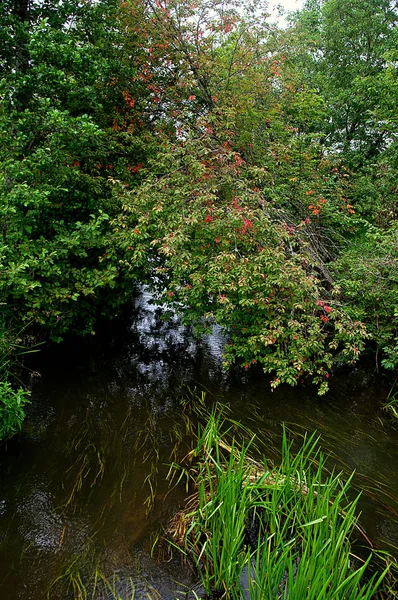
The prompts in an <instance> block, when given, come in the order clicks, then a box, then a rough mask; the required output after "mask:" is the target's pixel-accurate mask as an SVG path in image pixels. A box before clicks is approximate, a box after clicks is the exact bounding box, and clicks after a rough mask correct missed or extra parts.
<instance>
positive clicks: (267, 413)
mask: <svg viewBox="0 0 398 600" xmlns="http://www.w3.org/2000/svg"><path fill="white" fill-rule="evenodd" d="M147 300H148V297H147V296H145V294H144V295H143V296H142V297H141V298H140V300H139V301H137V309H138V310H137V312H136V313H135V316H134V318H133V319H132V321H131V324H130V327H129V329H128V331H127V332H126V331H122V332H117V330H116V329H115V330H114V331H113V332H112V335H108V336H105V337H102V338H101V339H98V340H92V341H91V342H84V343H83V342H80V344H79V345H78V346H77V345H76V342H74V343H70V344H64V345H63V346H62V347H59V348H55V349H54V348H53V349H51V350H50V351H49V350H46V351H43V352H42V353H41V356H40V357H39V360H38V362H37V366H36V368H37V369H39V370H40V376H39V375H34V376H33V379H34V385H33V398H32V400H33V403H32V406H31V407H30V410H29V416H28V419H27V420H26V423H25V427H24V431H23V433H22V435H21V436H20V437H19V438H17V439H13V440H11V442H9V443H8V445H7V447H6V448H3V449H2V452H1V456H0V458H1V467H0V476H1V490H0V598H1V599H4V600H14V599H17V598H18V599H24V600H25V599H26V600H27V599H29V600H30V599H31V600H44V599H45V598H47V597H49V598H54V599H55V600H60V599H65V600H67V599H69V598H74V597H76V598H85V597H86V596H85V595H84V594H85V592H84V588H86V589H87V590H88V591H87V593H88V596H87V597H88V598H95V599H99V598H115V597H117V594H118V593H119V594H120V596H121V597H122V598H123V599H125V598H127V597H130V596H131V590H132V589H134V594H135V595H134V598H135V599H141V598H148V597H151V598H162V599H165V600H168V599H170V600H171V599H173V598H177V597H178V598H183V597H185V596H184V590H185V591H186V590H189V589H192V587H194V586H195V585H196V583H197V582H196V579H195V576H194V574H193V573H191V572H190V571H189V570H188V569H187V568H186V567H184V566H182V565H181V563H180V561H179V559H178V558H177V557H175V558H174V559H173V560H166V557H165V559H164V560H161V559H160V558H159V556H156V557H151V547H152V544H153V542H154V540H155V538H156V536H157V535H158V533H159V532H160V531H161V528H162V526H164V525H165V524H166V523H167V521H168V519H169V518H170V517H171V516H172V515H173V513H174V512H175V510H176V509H177V508H178V506H179V503H180V502H181V500H182V498H183V497H184V494H185V490H184V487H183V486H181V487H179V488H175V489H174V490H173V491H171V492H170V490H169V486H168V484H167V482H166V480H165V477H166V474H167V471H168V464H169V463H170V461H171V460H172V456H173V455H172V452H173V449H175V447H176V443H177V442H178V441H180V443H181V444H183V441H184V438H183V431H182V426H181V427H180V428H179V427H178V424H179V423H181V419H180V416H181V399H182V398H186V397H191V396H192V394H191V392H190V391H189V390H193V389H194V388H195V387H196V389H197V392H198V393H200V392H202V391H203V390H205V391H206V392H207V401H208V403H210V404H211V403H214V402H216V401H218V402H220V403H221V404H224V405H228V407H229V408H230V410H231V415H232V416H233V417H234V418H236V419H240V420H242V421H243V422H244V423H246V424H247V425H248V426H250V428H251V429H253V430H254V431H257V432H259V433H261V435H262V436H263V437H264V438H266V439H268V440H270V441H271V440H273V441H274V442H275V443H276V445H277V439H278V436H279V435H280V433H281V423H282V422H285V423H286V424H287V426H288V427H289V428H290V429H291V430H292V431H293V432H295V434H296V435H297V434H300V433H304V432H306V431H308V432H312V431H314V430H317V431H318V433H319V434H320V436H321V445H322V448H323V450H324V451H325V452H327V453H330V455H331V456H330V463H331V464H337V465H338V468H339V469H343V470H344V471H346V472H347V473H349V472H351V471H352V470H354V469H355V470H356V476H355V485H356V486H358V488H360V489H364V493H363V497H362V500H361V504H360V507H361V510H362V511H363V514H362V518H361V523H362V524H363V526H364V527H365V528H366V531H367V533H368V535H369V537H370V538H371V539H372V540H373V541H374V543H375V544H376V546H378V547H381V548H386V549H389V550H390V551H391V550H393V551H394V548H395V547H396V546H398V518H397V515H398V443H397V431H396V429H395V428H394V426H393V425H392V423H391V422H390V421H389V419H388V417H386V415H384V414H383V412H382V411H381V410H380V402H381V401H383V400H385V396H386V391H385V389H383V388H382V386H381V384H380V382H376V381H375V380H374V379H373V377H372V376H371V375H369V373H368V372H367V371H366V370H363V369H358V370H356V371H353V372H349V373H341V374H339V375H336V376H335V377H334V378H333V380H332V385H331V388H332V389H331V392H330V393H329V395H328V396H327V397H325V398H318V397H317V395H316V393H315V392H314V390H313V389H312V388H308V389H305V388H304V389H300V390H292V389H290V388H280V389H278V390H276V391H275V392H273V393H272V392H271V391H270V388H269V384H268V382H267V380H266V379H265V378H264V377H263V376H260V375H259V374H248V375H244V376H242V375H241V374H240V375H237V374H235V375H234V374H230V375H228V376H227V375H226V374H225V373H224V371H223V369H222V361H221V356H220V353H221V349H222V345H223V339H222V337H221V335H220V334H219V332H217V331H216V332H215V333H214V334H213V335H212V336H210V337H207V338H205V339H204V340H202V341H201V342H200V343H198V342H197V341H195V339H194V338H193V337H192V335H191V334H190V332H189V331H188V330H186V329H185V328H183V327H181V326H180V325H179V323H178V321H177V320H176V319H174V320H173V319H172V320H171V322H169V323H167V324H166V323H164V322H162V321H161V320H160V319H159V318H158V317H157V315H156V311H155V308H154V307H151V306H150V305H149V304H148V302H147ZM270 444H271V442H270ZM269 452H270V454H274V453H275V450H274V449H272V448H271V445H270V450H269ZM95 573H97V584H98V585H97V588H96V590H95V591H93V587H92V586H93V585H94V582H95V581H96V579H95ZM100 573H101V574H103V575H104V576H106V577H107V579H108V584H104V583H101V578H100ZM111 588H112V589H111ZM129 592H130V595H128V593H129ZM79 594H80V595H79ZM157 594H158V595H157ZM188 597H191V596H188Z"/></svg>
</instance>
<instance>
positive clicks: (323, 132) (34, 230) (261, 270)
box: [0, 0, 398, 431]
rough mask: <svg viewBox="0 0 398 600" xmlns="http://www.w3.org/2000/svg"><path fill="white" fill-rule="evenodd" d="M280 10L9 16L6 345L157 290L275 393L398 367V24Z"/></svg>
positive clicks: (4, 8) (149, 8) (69, 9)
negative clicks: (282, 24)
mask: <svg viewBox="0 0 398 600" xmlns="http://www.w3.org/2000/svg"><path fill="white" fill-rule="evenodd" d="M266 9H267V6H266V3H265V2H262V0H248V1H247V3H245V5H244V6H243V7H241V3H240V2H236V1H235V0H231V1H230V2H225V1H224V0H197V1H195V2H186V1H185V0H159V1H158V0H157V1H153V0H127V1H123V2H120V1H119V0H111V1H103V0H100V1H88V2H87V1H83V0H68V1H66V2H63V3H62V6H61V5H59V4H58V3H55V2H51V1H47V0H37V1H36V2H33V3H32V2H28V0H5V1H4V2H2V3H1V6H0V42H1V43H0V98H1V104H0V164H1V168H0V228H1V243H0V264H1V269H0V294H1V304H0V309H1V313H2V314H1V322H2V323H3V322H4V323H5V328H4V331H3V334H4V335H9V334H8V333H7V332H9V331H10V330H11V329H12V327H11V324H12V323H15V322H16V323H17V327H18V329H22V328H25V331H26V332H27V333H28V334H29V335H30V336H34V338H35V339H51V340H53V341H60V340H61V339H62V337H63V336H64V335H65V334H66V333H70V332H72V333H79V334H91V333H94V332H95V323H96V320H97V318H98V316H99V315H104V316H107V317H112V316H114V315H115V314H117V312H118V311H119V309H120V307H121V306H122V305H123V303H125V302H126V300H127V299H128V298H129V297H130V296H131V294H132V293H133V290H134V285H135V284H136V283H137V282H140V283H147V284H148V285H150V286H151V288H152V289H153V292H154V293H155V295H156V296H157V297H158V298H160V299H161V300H162V301H163V303H164V305H165V308H167V307H172V308H173V309H176V310H177V311H178V312H180V313H181V314H183V316H184V319H185V322H186V323H187V324H190V325H192V326H194V327H195V328H196V330H197V332H198V334H201V333H204V332H206V331H209V329H211V326H212V325H213V324H214V323H217V324H219V325H221V326H222V328H223V329H224V330H225V332H226V334H227V335H228V338H229V344H228V345H227V347H226V351H225V364H226V366H229V365H231V364H232V363H233V362H235V361H238V362H239V363H240V364H241V365H242V366H243V368H245V369H249V368H250V366H251V365H253V364H258V365H260V366H261V368H262V369H263V370H264V371H265V372H266V373H270V374H271V376H272V382H271V385H272V386H273V387H276V386H277V385H279V384H280V383H283V382H285V383H288V384H290V385H297V384H300V383H303V382H304V381H305V380H308V381H311V382H313V383H314V384H316V386H317V387H318V390H319V393H325V392H326V391H327V388H328V379H329V377H330V374H331V373H332V368H333V365H334V364H335V362H336V361H338V362H340V363H345V364H353V363H355V362H356V361H357V360H358V359H359V358H360V356H362V355H363V353H364V352H365V351H371V352H374V355H375V357H376V365H377V368H379V367H383V368H386V369H391V370H396V368H397V366H398V349H397V340H398V300H397V298H398V294H397V278H398V268H397V264H398V237H397V236H398V228H397V214H398V213H397V204H396V191H397V189H396V181H397V165H398V162H397V157H398V151H397V117H396V115H397V106H396V105H397V94H396V88H397V79H396V58H397V57H396V35H397V34H396V27H395V25H396V21H397V14H398V13H397V8H396V7H395V6H394V5H393V4H392V3H391V2H389V1H388V0H383V1H380V0H377V1H376V0H363V1H361V2H356V1H354V0H339V1H337V0H308V1H307V2H306V4H305V6H304V8H303V10H301V11H299V12H297V13H296V14H295V15H293V16H292V18H291V21H290V25H289V27H288V28H286V29H281V28H279V27H278V26H277V25H275V24H272V22H271V20H270V18H269V17H268V15H267V10H266ZM3 380H5V379H4V378H3ZM1 389H2V390H3V391H2V397H3V398H4V402H5V403H6V398H7V394H8V395H9V394H13V393H14V392H13V391H12V388H9V387H7V385H4V386H3V387H2V388H1ZM7 390H8V391H7ZM20 398H21V403H23V397H22V396H21V397H20ZM21 405H22V404H21ZM18 414H20V415H22V413H18ZM19 418H20V417H18V418H17V420H16V421H15V424H14V425H15V427H17V424H18V419H19ZM14 425H12V423H11V421H10V427H11V429H12V428H13V427H14ZM11 429H10V431H11Z"/></svg>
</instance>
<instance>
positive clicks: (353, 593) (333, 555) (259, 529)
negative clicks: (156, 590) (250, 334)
mask: <svg viewBox="0 0 398 600" xmlns="http://www.w3.org/2000/svg"><path fill="white" fill-rule="evenodd" d="M226 427H227V426H226V423H225V421H223V419H222V417H221V416H220V415H219V414H217V412H216V411H214V412H213V413H212V414H211V415H210V417H209V419H208V422H207V424H206V426H205V427H204V428H203V429H201V430H199V433H198V438H197V443H196V448H195V450H194V452H193V453H192V455H191V458H192V459H193V462H192V466H191V468H190V473H191V477H192V481H193V483H194V486H195V491H194V493H193V494H192V495H191V496H190V497H189V498H188V499H187V501H186V505H185V507H184V510H182V511H180V512H179V513H178V515H176V517H175V518H174V519H173V521H172V522H171V524H170V527H169V530H168V535H169V539H170V543H171V544H172V545H173V546H175V547H178V548H179V549H180V550H181V551H182V552H183V553H184V554H185V555H186V556H188V557H189V558H190V559H191V560H192V561H193V563H194V565H195V566H196V568H197V570H198V572H199V573H200V575H201V578H202V584H203V587H204V590H205V592H206V594H207V597H208V598H223V599H225V600H240V599H242V598H249V599H250V600H268V599H269V600H271V599H288V598H293V599H301V598H303V599H304V598H305V599H306V600H322V599H325V600H333V599H335V600H343V599H344V600H366V599H370V598H374V597H376V596H375V595H376V593H377V591H378V590H380V589H381V586H382V583H383V582H385V578H386V575H387V572H388V570H389V566H388V563H387V562H386V563H385V564H384V566H383V567H382V568H379V569H377V568H375V567H374V565H372V568H370V566H371V563H372V562H373V559H374V556H373V554H372V552H371V551H370V550H369V551H367V553H366V556H365V558H361V559H360V558H358V557H355V556H354V554H353V550H352V543H353V540H355V538H362V540H361V541H362V542H363V541H364V540H365V541H367V542H368V540H367V538H366V537H363V534H362V531H361V529H360V527H359V525H358V521H357V502H358V496H357V497H356V498H354V499H352V498H351V499H350V497H349V490H350V483H351V478H352V476H351V477H350V478H349V479H348V480H347V481H345V482H343V481H342V480H341V478H340V477H339V476H337V475H335V474H333V473H331V474H330V473H327V471H326V469H325V461H324V456H323V454H322V453H321V452H320V451H319V448H318V439H317V438H316V437H315V436H314V435H312V436H309V437H308V438H307V439H305V440H304V442H303V444H302V446H301V448H300V449H299V451H298V452H296V453H295V454H294V455H293V453H292V448H291V444H290V443H289V442H288V440H287V436H286V433H284V434H283V439H282V457H281V461H280V464H279V465H278V466H277V467H275V466H273V465H271V464H270V463H268V462H267V461H266V460H262V461H261V462H260V461H257V460H255V459H254V458H253V456H252V455H253V451H252V450H253V444H254V442H255V440H254V437H252V438H251V439H249V441H248V442H246V443H243V442H239V443H238V442H236V441H235V439H233V438H232V440H230V441H226V440H228V435H229V434H230V431H229V429H228V428H227V429H226Z"/></svg>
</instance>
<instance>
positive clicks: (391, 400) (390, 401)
mask: <svg viewBox="0 0 398 600" xmlns="http://www.w3.org/2000/svg"><path fill="white" fill-rule="evenodd" d="M383 409H384V410H385V411H386V412H388V413H389V414H390V416H391V417H393V418H394V419H398V390H397V389H395V385H393V387H392V388H391V390H390V391H389V393H388V396H387V402H386V403H385V404H383Z"/></svg>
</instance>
